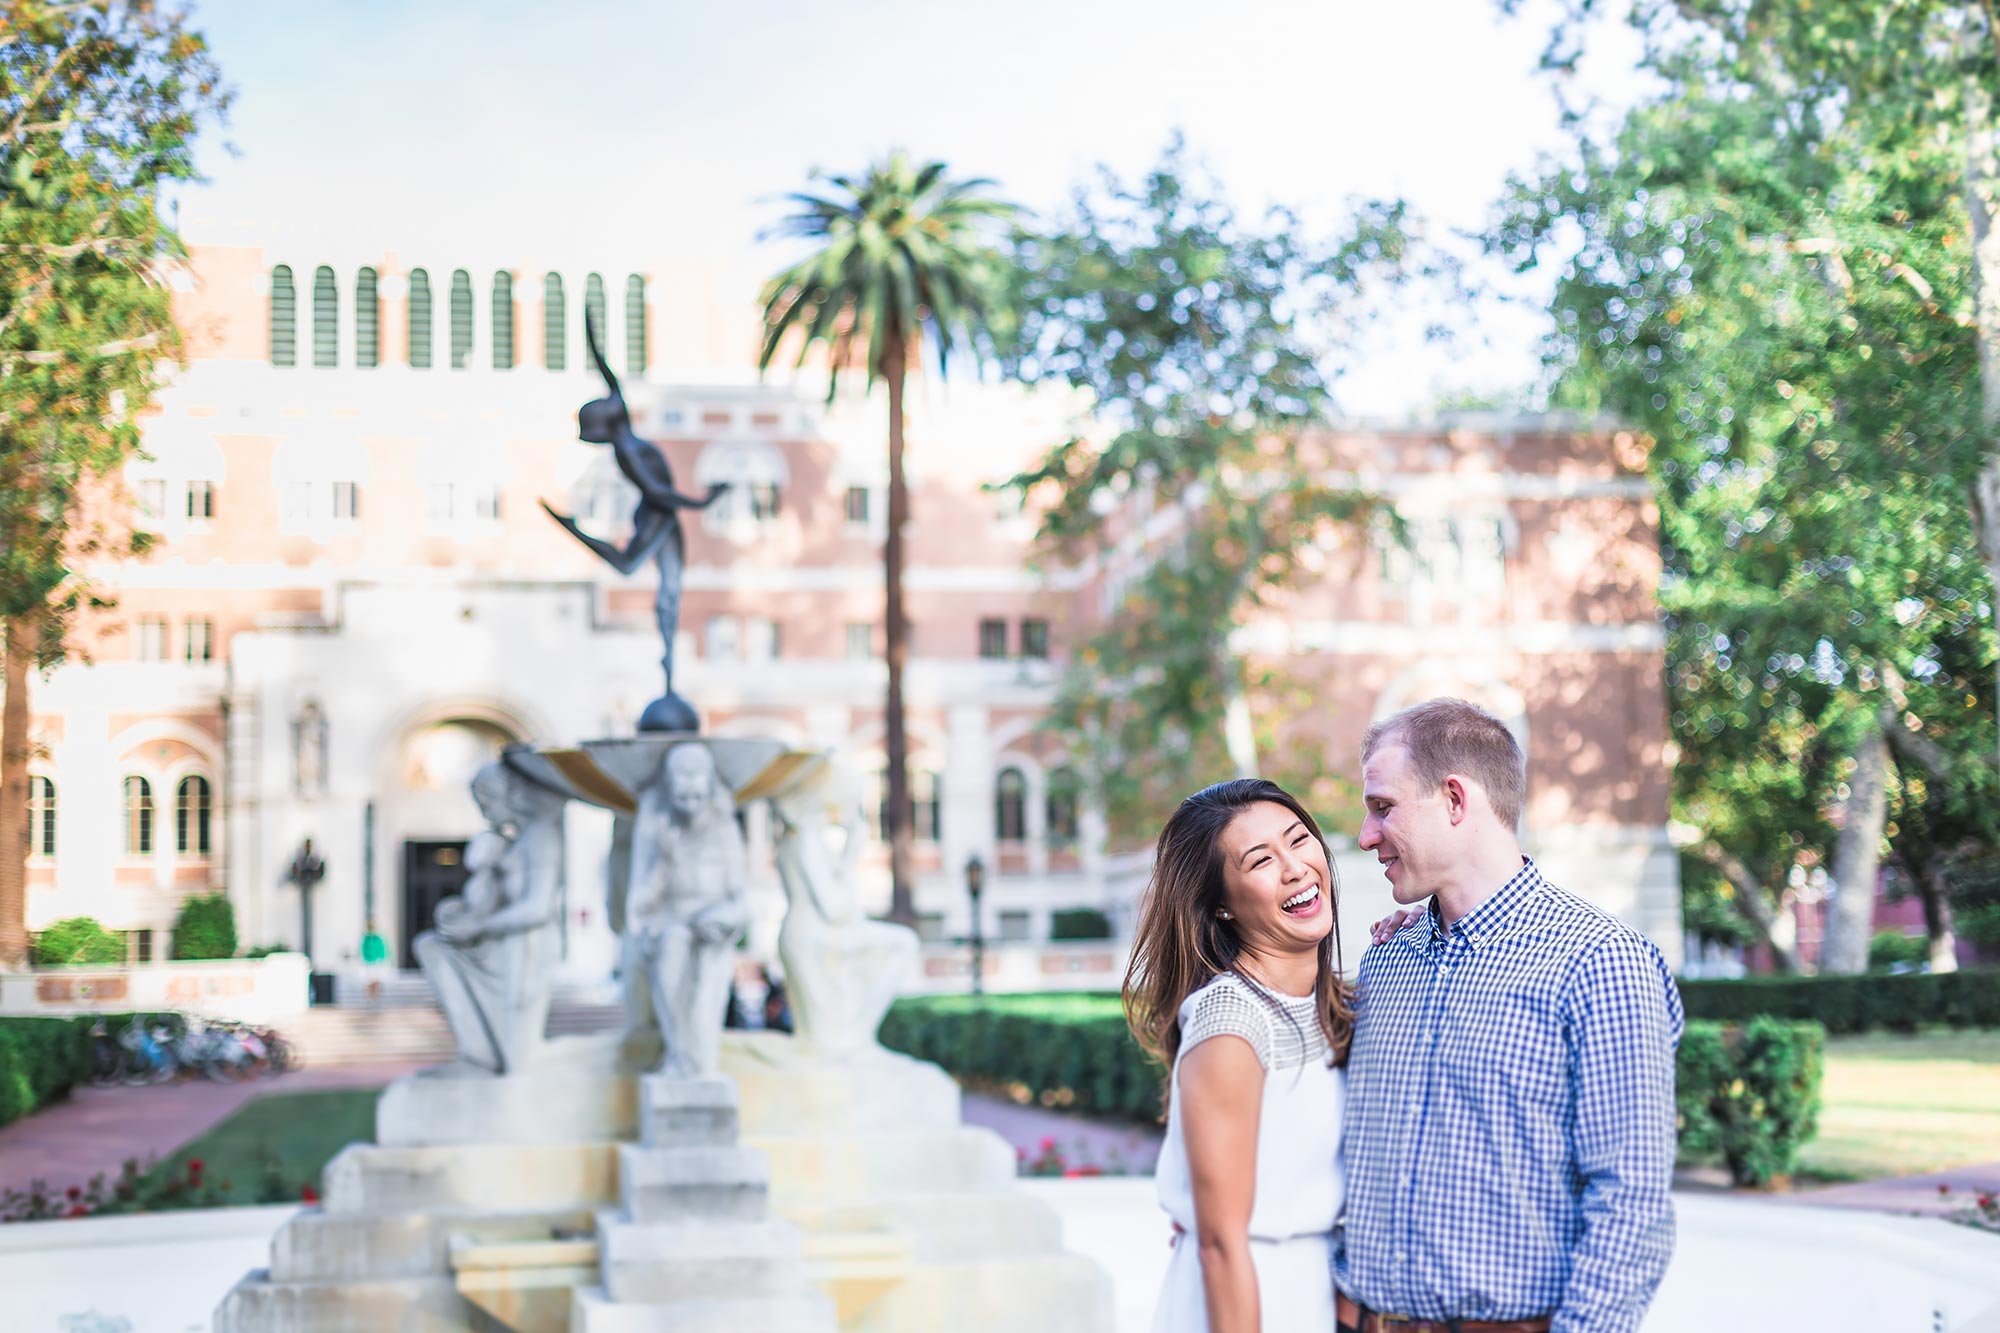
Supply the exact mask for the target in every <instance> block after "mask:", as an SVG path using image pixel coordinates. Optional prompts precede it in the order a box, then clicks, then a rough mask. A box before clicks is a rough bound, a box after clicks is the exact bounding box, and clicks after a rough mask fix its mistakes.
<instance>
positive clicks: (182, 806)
mask: <svg viewBox="0 0 2000 1333" xmlns="http://www.w3.org/2000/svg"><path fill="white" fill-rule="evenodd" d="M208 812H209V803H208V779H207V778H205V777H202V776H201V775H199V774H190V775H189V776H187V777H184V778H182V779H181V785H180V786H179V787H178V788H177V789H176V790H175V792H174V850H175V851H176V852H179V853H180V854H181V855H182V856H207V855H208Z"/></svg>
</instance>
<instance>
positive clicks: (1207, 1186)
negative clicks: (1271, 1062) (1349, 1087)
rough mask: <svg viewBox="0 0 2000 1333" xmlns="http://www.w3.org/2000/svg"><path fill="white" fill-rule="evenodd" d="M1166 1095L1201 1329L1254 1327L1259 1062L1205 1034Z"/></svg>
mask: <svg viewBox="0 0 2000 1333" xmlns="http://www.w3.org/2000/svg"><path fill="white" fill-rule="evenodd" d="M1174 1095H1175V1096H1176V1097H1179V1098H1180V1099H1181V1136H1182V1138H1183V1139H1184V1140H1185V1141H1186V1144H1187V1156H1188V1175H1189V1177H1190V1179H1191V1181H1192V1183H1193V1186H1194V1224H1195V1236H1194V1238H1195V1242H1196V1244H1197V1245H1199V1247H1200V1254H1201V1285H1202V1291H1203V1294H1204V1295H1205V1297H1206V1298H1207V1303H1208V1327H1209V1333H1260V1331H1261V1329H1262V1327H1263V1314H1262V1312H1261V1310H1260V1308H1259V1306H1258V1301H1257V1270H1256V1269H1255V1268H1254V1267H1253V1266H1252V1265H1251V1262H1250V1206H1251V1204H1252V1203H1254V1202H1255V1201H1256V1193H1257V1121H1258V1117H1259V1116H1260V1115H1261V1114H1262V1112H1263V1109H1264V1066H1263V1065H1262V1064H1261V1063H1259V1062H1258V1059H1257V1052H1256V1051H1255V1050H1254V1049H1252V1047H1251V1045H1250V1043H1249V1042H1247V1041H1245V1040H1244V1039H1243V1038H1241V1037H1232V1036H1215V1037H1210V1038H1209V1039H1208V1040H1206V1041H1204V1042H1202V1043H1200V1044H1199V1045H1197V1046H1196V1047H1195V1048H1194V1049H1193V1050H1191V1051H1189V1052H1188V1053H1187V1054H1186V1055H1185V1056H1183V1057H1182V1058H1181V1069H1180V1079H1179V1085H1178V1086H1177V1087H1176V1088H1175V1089H1174Z"/></svg>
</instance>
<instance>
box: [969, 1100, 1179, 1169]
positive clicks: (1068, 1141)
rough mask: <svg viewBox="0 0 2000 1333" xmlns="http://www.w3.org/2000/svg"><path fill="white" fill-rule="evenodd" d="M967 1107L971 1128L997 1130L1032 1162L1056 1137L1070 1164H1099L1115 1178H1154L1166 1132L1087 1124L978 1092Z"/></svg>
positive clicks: (1131, 1126)
mask: <svg viewBox="0 0 2000 1333" xmlns="http://www.w3.org/2000/svg"><path fill="white" fill-rule="evenodd" d="M964 1105H965V1112H964V1116H963V1119H964V1121H965V1123H966V1124H968V1125H978V1126H980V1127H981V1128H984V1129H990V1130H992V1131H993V1132H994V1133H996V1134H998V1135H999V1136H1000V1137H1001V1138H1003V1139H1005V1140H1007V1142H1009V1143H1011V1144H1013V1145H1014V1147H1015V1149H1016V1150H1017V1151H1025V1152H1026V1153H1027V1154H1028V1156H1029V1157H1030V1158H1031V1159H1032V1158H1035V1157H1038V1156H1040V1155H1041V1145H1042V1142H1043V1140H1045V1139H1054V1140H1055V1141H1056V1145H1055V1146H1056V1151H1057V1152H1060V1153H1061V1154H1062V1156H1063V1160H1064V1161H1065V1162H1067V1163H1068V1164H1069V1165H1071V1166H1094V1167H1097V1168H1098V1169H1099V1170H1101V1171H1105V1172H1107V1173H1110V1174H1114V1175H1126V1174H1131V1175H1151V1174H1152V1171H1153V1163H1154V1161H1155V1160H1156V1159H1157V1158H1158V1157H1159V1155H1160V1136H1161V1131H1159V1130H1158V1129H1148V1128H1146V1127H1145V1126H1143V1125H1127V1124H1118V1123H1112V1122H1100V1121H1096V1120H1087V1119H1085V1118H1084V1117H1082V1116H1078V1115H1070V1114H1066V1113H1064V1112H1061V1111H1046V1110H1043V1109H1042V1108H1041V1107H1039V1106H1019V1105H1016V1104H1015V1103H1013V1102H1010V1101H1007V1100H1006V1099H1004V1098H1000V1097H989V1096H986V1095H985V1094H983V1093H977V1092H968V1093H966V1094H965V1103H964Z"/></svg>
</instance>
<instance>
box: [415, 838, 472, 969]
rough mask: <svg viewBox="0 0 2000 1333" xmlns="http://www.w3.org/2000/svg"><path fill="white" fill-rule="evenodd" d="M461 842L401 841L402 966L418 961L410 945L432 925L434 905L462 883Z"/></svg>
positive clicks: (462, 851) (464, 877)
mask: <svg viewBox="0 0 2000 1333" xmlns="http://www.w3.org/2000/svg"><path fill="white" fill-rule="evenodd" d="M465 880H466V869H465V844H464V843H463V842H406V843H404V844H403V966H404V967H415V966H416V965H417V956H416V953H415V952H414V951H413V949H412V948H411V945H412V944H414V943H415V941H416V938H417V936H419V935H421V934H423V933H424V932H425V931H427V930H429V929H430V928H431V924H432V922H433V921H434V920H435V919H436V917H437V905H438V904H439V903H441V902H443V901H444V900H445V899H446V898H449V897H451V896H452V895H453V894H455V893H457V892H458V891H459V890H460V889H462V888H464V887H465Z"/></svg>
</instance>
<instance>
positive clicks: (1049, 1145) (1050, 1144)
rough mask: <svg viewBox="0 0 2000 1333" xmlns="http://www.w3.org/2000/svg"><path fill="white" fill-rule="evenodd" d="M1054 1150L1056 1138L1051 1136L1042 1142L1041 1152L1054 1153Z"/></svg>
mask: <svg viewBox="0 0 2000 1333" xmlns="http://www.w3.org/2000/svg"><path fill="white" fill-rule="evenodd" d="M1055 1150H1056V1136H1055V1135H1053V1134H1051V1135H1049V1136H1048V1137H1047V1138H1045V1139H1043V1140H1042V1151H1043V1152H1054V1151H1055Z"/></svg>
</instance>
